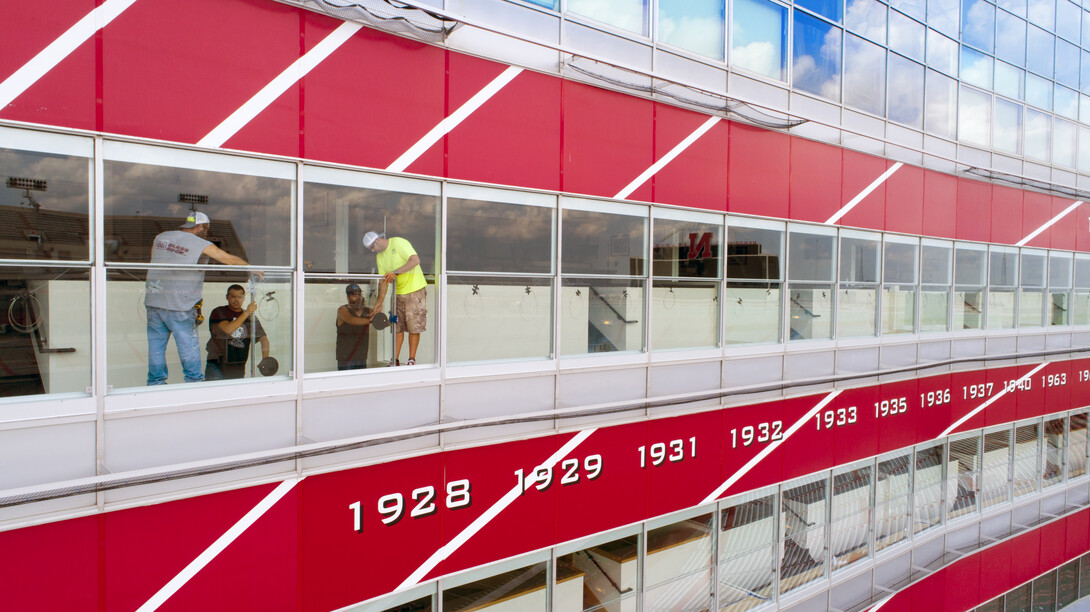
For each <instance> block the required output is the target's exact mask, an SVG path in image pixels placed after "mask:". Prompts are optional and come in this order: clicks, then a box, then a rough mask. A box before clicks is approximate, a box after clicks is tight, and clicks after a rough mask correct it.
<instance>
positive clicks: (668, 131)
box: [633, 103, 730, 211]
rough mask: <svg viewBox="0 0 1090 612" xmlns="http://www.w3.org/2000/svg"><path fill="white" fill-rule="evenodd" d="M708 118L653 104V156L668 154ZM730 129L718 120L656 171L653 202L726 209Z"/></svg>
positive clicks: (665, 105) (724, 122) (660, 156)
mask: <svg viewBox="0 0 1090 612" xmlns="http://www.w3.org/2000/svg"><path fill="white" fill-rule="evenodd" d="M707 120H708V117H707V116H706V115H701V114H699V113H694V112H692V111H688V110H684V109H680V108H676V107H673V106H669V105H667V104H658V103H656V104H655V159H656V160H657V159H660V158H662V156H663V155H666V154H667V153H669V152H670V151H671V150H672V149H673V148H674V147H675V146H677V144H678V143H680V142H681V141H682V140H684V139H685V138H687V137H688V136H689V135H690V134H692V132H693V131H695V130H696V129H697V128H698V127H700V126H701V125H702V124H703V123H704V122H705V121H707ZM729 132H730V127H729V124H728V123H727V122H726V121H720V122H718V123H717V124H715V126H714V127H713V128H711V129H710V130H708V131H707V132H705V133H704V135H703V136H701V137H700V138H698V139H697V140H696V142H694V143H693V144H691V145H689V147H688V148H687V149H685V151H683V152H682V153H681V154H680V155H678V156H677V157H676V158H674V160H673V161H672V162H670V163H668V164H666V166H665V167H664V168H662V169H661V170H659V171H658V173H656V174H655V176H654V177H653V178H652V181H651V182H652V183H653V190H652V199H653V201H655V202H658V203H661V204H677V205H681V206H691V207H694V208H704V209H707V210H717V211H723V210H726V209H727V186H728V183H727V168H728V164H727V159H728V158H727V151H728V149H729V140H730V139H729ZM633 197H635V194H633Z"/></svg>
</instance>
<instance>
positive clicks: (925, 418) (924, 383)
mask: <svg viewBox="0 0 1090 612" xmlns="http://www.w3.org/2000/svg"><path fill="white" fill-rule="evenodd" d="M953 380H954V378H953V375H951V374H939V375H938V376H929V377H927V378H925V379H922V380H920V384H919V392H920V393H921V394H922V395H923V397H924V403H923V404H922V407H921V408H920V411H919V412H917V413H916V442H917V443H922V442H928V441H930V440H934V439H935V438H936V437H937V436H938V435H939V434H940V433H942V432H943V431H944V430H945V429H946V428H947V427H949V426H950V424H951V423H953V422H954V421H955V420H956V419H958V418H961V415H962V414H964V412H963V411H961V406H960V405H959V404H956V403H955V400H956V399H958V398H959V397H960V393H961V390H960V389H956V390H955V389H954V388H953V387H954V385H953ZM932 397H934V401H932V400H931V398H932ZM947 397H949V398H950V399H949V400H946V398H947ZM955 406H957V409H955Z"/></svg>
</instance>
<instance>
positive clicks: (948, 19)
mask: <svg viewBox="0 0 1090 612" xmlns="http://www.w3.org/2000/svg"><path fill="white" fill-rule="evenodd" d="M960 9H961V7H960V6H958V3H957V2H950V0H927V24H928V25H930V26H931V27H933V28H935V29H936V30H938V31H940V32H942V33H943V34H946V35H947V36H951V37H957V35H958V25H959V23H958V21H959V18H960V17H961V10H960Z"/></svg>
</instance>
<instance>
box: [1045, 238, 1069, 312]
mask: <svg viewBox="0 0 1090 612" xmlns="http://www.w3.org/2000/svg"><path fill="white" fill-rule="evenodd" d="M1072 264H1073V260H1072V258H1071V254H1070V253H1052V254H1050V255H1049V258H1048V287H1049V291H1048V294H1049V301H1048V324H1049V325H1070V323H1071V316H1070V314H1071V273H1072Z"/></svg>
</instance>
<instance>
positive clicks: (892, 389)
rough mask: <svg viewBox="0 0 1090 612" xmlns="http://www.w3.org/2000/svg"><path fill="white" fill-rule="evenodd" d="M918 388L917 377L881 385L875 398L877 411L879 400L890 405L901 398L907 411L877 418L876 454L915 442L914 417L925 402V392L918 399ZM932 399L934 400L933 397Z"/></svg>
mask: <svg viewBox="0 0 1090 612" xmlns="http://www.w3.org/2000/svg"><path fill="white" fill-rule="evenodd" d="M919 388H920V380H919V379H912V380H902V381H898V382H892V383H885V384H883V385H882V386H881V390H880V392H879V395H878V400H877V401H878V402H879V413H881V402H889V403H890V404H891V405H892V404H893V402H895V401H896V402H898V404H899V403H900V400H901V399H904V400H905V405H906V406H907V411H906V412H903V413H900V414H896V415H893V414H891V415H890V416H888V417H885V418H881V419H879V423H878V451H877V454H882V453H888V452H890V451H894V450H897V449H900V448H905V447H907V446H912V445H913V444H915V443H916V419H917V416H918V415H919V414H920V413H921V412H922V411H923V410H924V409H925V406H926V403H927V397H926V394H925V395H924V398H923V399H922V400H921V399H920V393H919ZM932 401H934V398H933V397H932Z"/></svg>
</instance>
